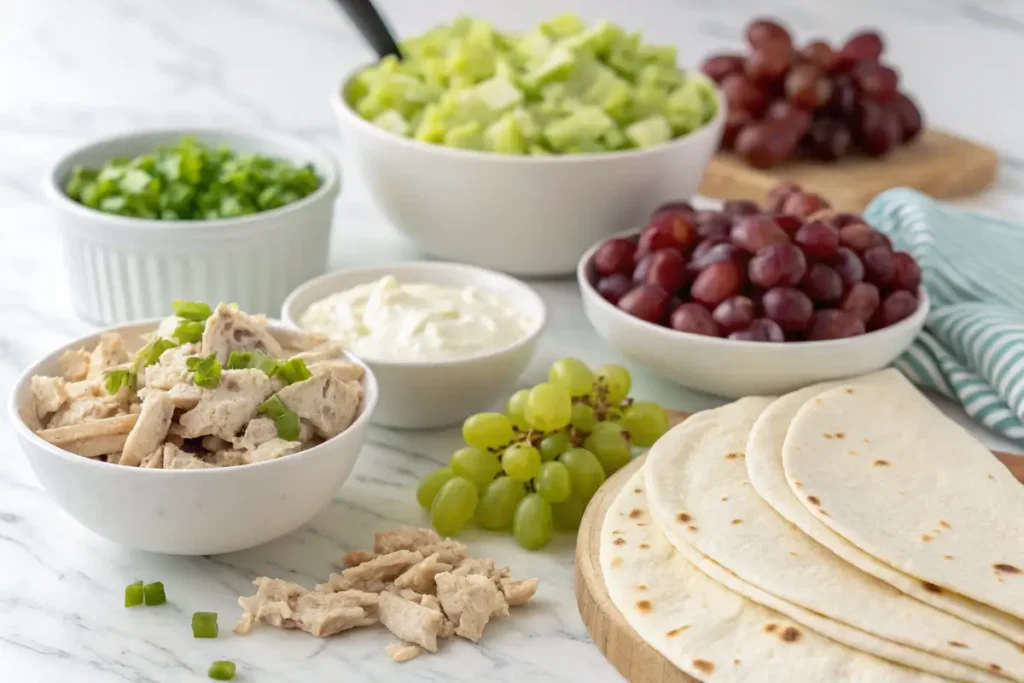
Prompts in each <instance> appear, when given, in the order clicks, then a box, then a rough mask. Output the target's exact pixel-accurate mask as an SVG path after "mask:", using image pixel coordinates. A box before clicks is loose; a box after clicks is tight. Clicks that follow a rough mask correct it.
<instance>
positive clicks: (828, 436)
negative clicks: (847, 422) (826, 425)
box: [822, 432, 835, 440]
mask: <svg viewBox="0 0 1024 683" xmlns="http://www.w3.org/2000/svg"><path fill="white" fill-rule="evenodd" d="M822 436H824V437H825V438H826V439H829V440H831V439H834V438H835V437H834V436H832V435H831V434H829V433H828V432H825V433H824V434H822Z"/></svg>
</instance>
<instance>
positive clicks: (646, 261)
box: [633, 254, 654, 285]
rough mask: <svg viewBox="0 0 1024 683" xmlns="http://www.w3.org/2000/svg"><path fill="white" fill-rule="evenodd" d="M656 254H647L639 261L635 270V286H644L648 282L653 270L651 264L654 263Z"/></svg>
mask: <svg viewBox="0 0 1024 683" xmlns="http://www.w3.org/2000/svg"><path fill="white" fill-rule="evenodd" d="M653 257H654V254H647V255H646V256H644V257H643V258H641V259H640V260H639V261H637V264H636V268H634V269H633V282H634V284H638V285H642V284H643V283H645V282H647V273H648V271H650V269H651V263H653V262H654V261H653Z"/></svg>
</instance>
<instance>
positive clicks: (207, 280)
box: [44, 129, 341, 325]
mask: <svg viewBox="0 0 1024 683" xmlns="http://www.w3.org/2000/svg"><path fill="white" fill-rule="evenodd" d="M185 135H191V136H193V137H195V138H196V139H198V140H200V141H202V142H206V143H209V144H212V145H219V144H224V145H227V146H229V147H230V148H231V149H233V150H235V151H237V152H259V153H261V154H266V155H270V156H275V157H280V158H283V159H287V160H289V161H292V162H294V163H297V164H307V163H311V164H313V166H314V168H315V169H316V171H317V173H318V174H319V175H320V177H321V178H322V179H323V184H322V185H321V186H320V188H319V189H317V191H316V192H314V193H313V194H311V195H309V196H308V197H304V198H303V199H301V200H299V201H297V202H295V203H293V204H289V205H287V206H283V207H281V208H279V209H273V210H271V211H265V212H263V213H258V214H254V215H251V216H242V217H239V218H226V219H221V220H211V221H158V220H146V219H140V218H131V217H126V216H116V215H112V214H106V213H102V212H100V211H97V210H94V209H90V208H89V207H87V206H84V205H82V204H79V203H78V202H75V201H74V200H72V199H70V198H68V196H67V195H66V194H64V190H63V186H64V182H65V180H66V179H67V177H68V175H69V174H70V172H71V169H72V168H74V167H75V166H79V165H84V166H91V167H99V166H101V165H102V164H103V163H104V162H106V161H109V160H110V159H111V158H114V157H134V156H137V155H139V154H143V153H146V152H150V151H152V150H153V148H154V147H156V146H158V145H164V144H170V143H173V142H176V141H178V140H180V139H181V137H182V136H185ZM340 187H341V177H340V172H339V171H338V167H337V164H336V163H335V162H334V160H333V159H332V158H331V156H330V155H329V154H325V153H324V152H322V151H320V150H318V149H317V148H316V147H314V146H312V145H308V144H306V143H304V142H300V141H298V140H293V139H291V138H287V137H284V136H280V135H275V134H269V133H242V132H232V131H226V130H205V129H196V130H186V129H180V130H155V131H142V132H137V133H129V134H125V135H117V136H114V137H109V138H104V139H102V140H98V141H95V142H91V143H89V144H86V145H84V146H81V147H78V148H77V149H75V150H73V151H71V152H69V153H68V154H66V155H65V156H64V157H63V158H61V159H60V160H59V161H58V162H57V163H56V164H55V165H54V166H53V168H52V169H51V170H50V172H49V173H48V174H47V175H46V177H45V179H44V191H45V194H46V196H47V198H48V199H49V203H50V205H51V206H52V207H53V209H54V212H55V214H56V218H57V223H58V225H59V227H60V231H61V233H62V238H63V240H62V241H63V246H64V266H65V268H66V270H67V273H68V280H69V284H70V286H71V300H72V303H73V305H74V308H75V311H76V312H77V313H78V315H79V316H81V317H82V318H84V319H85V320H88V321H90V322H93V323H99V324H104V325H110V324H114V323H119V322H125V321H130V320H138V319H141V318H152V317H156V316H160V315H163V314H164V313H165V312H166V311H167V307H168V306H169V305H170V302H171V301H172V300H173V299H186V300H190V301H209V302H211V303H217V302H219V301H233V302H237V303H238V304H239V305H240V306H241V307H242V308H243V309H244V310H246V311H251V312H253V313H269V314H275V313H276V312H277V311H278V310H279V309H280V306H281V302H282V301H284V298H285V295H287V294H288V292H289V291H291V289H293V288H294V287H295V286H296V285H298V284H299V283H300V282H303V281H305V280H308V279H309V278H311V277H314V276H315V275H318V274H320V273H322V272H323V271H324V270H325V269H326V267H327V255H328V244H329V239H330V231H331V221H332V217H333V214H334V200H335V199H336V198H337V196H338V192H339V191H340Z"/></svg>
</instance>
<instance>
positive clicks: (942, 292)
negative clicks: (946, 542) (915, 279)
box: [864, 188, 1024, 445]
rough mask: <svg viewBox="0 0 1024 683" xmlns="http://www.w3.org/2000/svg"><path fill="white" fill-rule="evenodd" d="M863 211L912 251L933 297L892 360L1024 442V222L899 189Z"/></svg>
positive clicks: (978, 417)
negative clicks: (913, 337) (916, 332)
mask: <svg viewBox="0 0 1024 683" xmlns="http://www.w3.org/2000/svg"><path fill="white" fill-rule="evenodd" d="M864 216H865V218H866V219H867V221H868V222H869V223H870V224H871V225H873V226H874V227H875V228H877V229H878V230H881V231H882V232H884V233H885V234H887V235H888V236H889V237H890V238H891V239H892V241H893V243H894V245H895V248H897V249H901V250H905V251H909V252H910V253H911V254H913V255H914V258H915V259H917V262H918V263H919V264H920V266H921V270H922V271H923V273H924V285H925V288H926V289H927V291H928V295H929V297H930V298H931V303H932V310H931V313H930V314H929V315H928V321H927V323H926V324H925V331H924V332H923V333H922V334H921V336H920V337H919V338H918V339H917V341H915V342H914V345H913V346H912V347H911V348H910V349H909V350H908V351H907V352H906V353H904V354H903V355H902V356H900V358H899V359H897V361H896V363H895V366H896V367H897V368H898V369H899V370H900V371H902V372H903V374H905V375H906V376H907V377H908V378H909V379H910V380H911V381H913V382H915V383H916V384H918V385H920V386H922V387H925V388H927V389H933V390H935V391H938V392H941V393H943V394H945V395H946V396H948V397H950V398H952V399H953V400H957V401H959V402H960V403H961V404H962V405H963V407H964V410H965V411H966V412H967V414H968V415H970V416H971V417H972V418H973V419H974V420H975V421H976V422H978V423H979V424H982V425H984V426H986V427H988V428H989V429H991V430H992V431H994V432H996V433H998V434H1001V435H1003V436H1004V437H1006V438H1008V439H1011V440H1013V441H1016V442H1017V443H1019V444H1021V445H1024V225H1018V224H1014V223H1010V222H1007V221H1002V220H998V219H995V218H990V217H987V216H983V215H981V214H977V213H973V212H969V211H964V210H960V209H953V208H950V207H948V206H943V205H941V204H939V203H938V202H935V201H934V200H932V199H931V198H930V197H927V196H925V195H923V194H921V193H919V192H916V191H914V190H908V189H902V188H900V189H895V190H889V191H888V192H883V193H882V194H880V195H878V196H877V197H876V198H875V199H874V201H872V202H871V205H870V206H868V208H867V210H866V211H865V212H864Z"/></svg>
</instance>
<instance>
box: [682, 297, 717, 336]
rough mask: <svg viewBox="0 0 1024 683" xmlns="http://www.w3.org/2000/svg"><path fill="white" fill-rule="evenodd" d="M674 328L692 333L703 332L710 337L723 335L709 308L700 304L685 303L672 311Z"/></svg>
mask: <svg viewBox="0 0 1024 683" xmlns="http://www.w3.org/2000/svg"><path fill="white" fill-rule="evenodd" d="M671 325H672V329H674V330H679V331H680V332H689V333H690V334H703V335H706V336H709V337H718V336H721V333H720V331H719V329H718V323H716V322H715V321H714V319H713V318H712V317H711V314H710V313H708V309H706V308H704V307H703V306H701V305H700V304H696V303H692V302H691V303H688V304H683V305H682V306H680V307H679V308H677V309H676V310H675V311H674V312H673V313H672V320H671Z"/></svg>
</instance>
